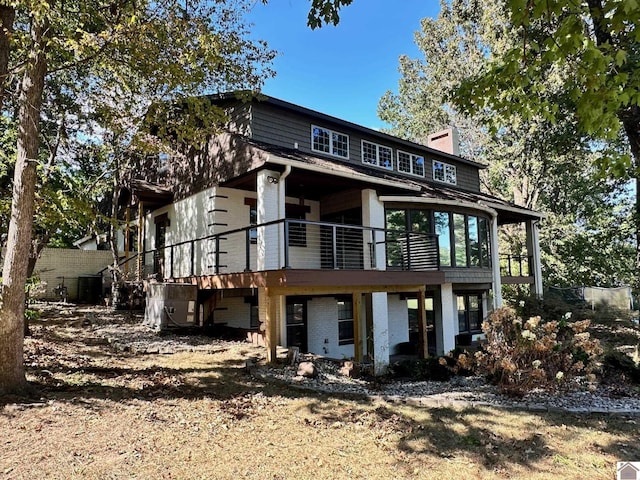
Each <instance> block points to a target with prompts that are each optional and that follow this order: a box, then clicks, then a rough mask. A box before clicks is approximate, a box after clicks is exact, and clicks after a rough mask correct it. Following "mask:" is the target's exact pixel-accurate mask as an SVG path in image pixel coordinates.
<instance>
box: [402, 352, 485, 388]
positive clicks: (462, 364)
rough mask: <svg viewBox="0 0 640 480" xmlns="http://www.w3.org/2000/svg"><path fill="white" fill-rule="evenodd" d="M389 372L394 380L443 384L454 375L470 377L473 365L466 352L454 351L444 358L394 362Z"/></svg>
mask: <svg viewBox="0 0 640 480" xmlns="http://www.w3.org/2000/svg"><path fill="white" fill-rule="evenodd" d="M391 372H392V376H394V377H396V378H411V379H412V380H416V381H425V380H426V381H428V380H433V381H437V382H445V381H447V380H450V379H451V378H452V377H454V376H456V375H460V376H468V375H472V374H473V365H472V362H471V359H470V357H469V354H468V353H467V352H465V351H462V350H459V349H456V350H454V351H452V352H449V353H448V354H447V355H444V356H439V357H428V358H424V359H419V360H414V359H407V360H402V361H399V362H396V363H394V364H393V365H392V366H391Z"/></svg>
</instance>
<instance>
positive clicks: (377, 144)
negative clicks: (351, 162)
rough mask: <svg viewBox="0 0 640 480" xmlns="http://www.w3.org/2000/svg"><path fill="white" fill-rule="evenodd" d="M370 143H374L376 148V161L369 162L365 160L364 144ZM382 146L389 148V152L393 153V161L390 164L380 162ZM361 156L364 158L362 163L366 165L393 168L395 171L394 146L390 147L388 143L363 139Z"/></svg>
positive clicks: (386, 168)
mask: <svg viewBox="0 0 640 480" xmlns="http://www.w3.org/2000/svg"><path fill="white" fill-rule="evenodd" d="M365 143H368V144H369V145H372V146H374V147H375V148H376V163H369V162H365V161H364V144H365ZM381 148H386V149H387V150H389V153H390V154H391V163H390V164H389V166H388V167H387V166H384V165H381V164H380V160H381V158H380V149H381ZM360 158H361V160H362V163H363V164H364V165H370V166H374V167H379V168H384V169H385V170H391V171H393V148H391V147H388V146H387V145H381V144H379V143H375V142H370V141H369V140H365V139H362V140H361V141H360Z"/></svg>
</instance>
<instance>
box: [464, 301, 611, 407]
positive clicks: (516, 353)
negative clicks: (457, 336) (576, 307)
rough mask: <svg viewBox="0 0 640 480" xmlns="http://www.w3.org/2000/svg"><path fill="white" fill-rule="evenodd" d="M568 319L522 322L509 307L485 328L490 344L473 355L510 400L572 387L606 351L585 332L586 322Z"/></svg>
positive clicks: (479, 366)
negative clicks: (538, 392)
mask: <svg viewBox="0 0 640 480" xmlns="http://www.w3.org/2000/svg"><path fill="white" fill-rule="evenodd" d="M570 318H571V315H570V314H565V315H564V316H563V317H562V318H561V319H560V320H559V321H544V320H542V318H541V317H539V316H536V317H531V318H529V319H528V320H526V321H523V320H522V318H521V317H519V316H518V315H517V314H516V312H515V311H514V310H513V309H511V308H500V309H498V310H496V311H494V312H493V313H492V314H491V315H490V316H489V318H488V320H487V321H485V322H484V324H483V330H484V333H485V335H486V344H485V346H484V348H483V350H481V351H479V352H477V353H476V355H475V360H476V362H477V366H478V369H479V371H480V372H481V373H483V374H485V375H486V376H487V377H488V378H489V380H490V381H492V382H493V383H495V384H497V385H498V386H499V387H500V390H501V391H502V392H503V393H505V394H507V395H512V396H523V395H525V394H526V393H527V392H529V391H531V390H533V389H542V390H547V391H556V390H559V389H570V388H572V387H574V386H575V385H576V382H575V381H574V379H575V378H576V377H578V376H584V375H590V374H592V373H593V371H594V368H595V360H596V358H597V357H598V356H599V355H601V354H602V349H601V347H600V342H599V341H598V340H596V339H593V338H591V336H590V334H589V332H587V331H586V330H587V328H588V326H589V321H588V320H583V321H577V322H570V321H569V320H570Z"/></svg>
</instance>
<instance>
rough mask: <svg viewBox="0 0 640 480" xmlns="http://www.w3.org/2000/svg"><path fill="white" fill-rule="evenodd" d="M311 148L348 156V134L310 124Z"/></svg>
mask: <svg viewBox="0 0 640 480" xmlns="http://www.w3.org/2000/svg"><path fill="white" fill-rule="evenodd" d="M311 150H313V151H314V152H322V153H328V154H329V155H333V156H335V157H341V158H349V136H348V135H345V134H344V133H339V132H334V131H333V130H329V129H328V128H323V127H317V126H315V125H312V126H311Z"/></svg>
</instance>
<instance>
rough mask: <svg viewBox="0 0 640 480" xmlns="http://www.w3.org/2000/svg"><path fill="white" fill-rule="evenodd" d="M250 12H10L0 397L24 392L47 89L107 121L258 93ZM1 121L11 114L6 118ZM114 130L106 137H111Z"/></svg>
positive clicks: (5, 51) (126, 8)
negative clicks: (211, 95) (10, 135)
mask: <svg viewBox="0 0 640 480" xmlns="http://www.w3.org/2000/svg"><path fill="white" fill-rule="evenodd" d="M242 8H243V5H242V3H240V2H233V1H232V0H229V1H228V2H215V3H209V2H206V1H204V0H202V1H194V2H189V3H186V4H185V5H184V6H183V5H181V4H179V3H178V2H174V1H172V0H161V1H154V2H150V1H149V2H144V1H143V2H130V1H128V0H120V1H115V2H104V1H100V0H95V1H68V2H58V1H52V2H45V1H43V0H42V1H38V0H34V1H17V0H14V1H11V2H9V3H6V2H5V4H3V9H2V11H0V13H1V14H2V17H1V19H2V22H3V29H2V30H0V31H1V32H2V33H1V34H0V35H1V36H0V68H4V69H5V70H0V87H2V92H3V96H2V98H3V99H4V97H5V92H6V89H5V87H6V85H8V84H11V82H12V78H17V77H18V76H21V77H22V80H21V81H20V82H19V85H17V90H18V92H19V94H18V96H17V100H16V104H17V112H18V114H17V125H18V134H17V143H16V145H17V147H16V163H15V171H14V180H13V195H12V197H13V198H12V205H11V220H10V225H9V230H8V236H7V248H6V255H5V262H4V269H3V284H2V291H1V293H0V307H1V309H0V393H6V392H20V391H23V390H24V389H25V388H26V381H25V376H24V365H23V354H22V348H23V347H22V344H23V338H22V331H23V328H22V327H23V321H24V285H25V281H26V274H27V268H28V257H29V246H30V244H31V238H32V225H33V213H34V202H35V198H36V194H37V191H36V185H37V174H36V171H37V164H38V158H39V154H40V136H39V133H40V125H41V122H40V120H41V114H42V112H41V106H42V104H43V100H44V99H45V98H48V95H49V93H50V92H51V88H50V86H51V84H50V83H47V80H49V79H53V78H54V77H55V78H56V79H57V80H58V81H62V82H63V83H62V85H63V86H64V87H63V88H62V90H63V91H66V92H67V93H68V94H69V95H70V96H71V97H73V98H76V99H77V101H78V104H80V105H82V108H83V109H84V110H85V111H88V112H90V113H91V114H92V115H95V116H94V118H100V119H101V120H105V119H110V120H114V119H115V118H116V112H120V113H121V112H123V111H126V112H129V113H131V114H132V116H133V115H134V114H137V116H138V118H141V117H142V113H141V112H144V111H145V110H146V109H147V108H148V106H149V104H150V99H153V100H155V101H169V100H175V99H176V98H180V97H181V96H191V95H194V94H199V93H202V92H207V91H209V92H212V91H216V90H218V89H224V90H228V89H230V88H231V89H233V88H256V87H258V86H259V85H260V82H261V80H262V78H264V76H266V75H269V74H270V70H269V68H268V63H269V62H270V60H271V59H272V58H273V53H272V52H270V51H269V50H268V49H267V48H266V45H265V44H264V43H262V42H253V41H251V40H249V39H248V38H247V31H246V28H245V27H244V24H243V22H242V15H241V12H242ZM7 18H9V19H15V20H14V21H13V24H11V23H10V22H8V23H6V24H5V23H4V22H5V21H6V20H5V19H7ZM8 33H11V34H10V35H8ZM5 58H8V59H9V64H8V65H7V67H4V66H3V65H4V63H3V62H4V60H3V59H5ZM12 59H13V60H14V63H13V64H11V60H12ZM63 75H64V76H66V78H62V76H63ZM3 108H4V107H3ZM217 114H218V115H220V114H221V112H220V111H218V112H217ZM2 115H8V116H11V113H10V112H7V111H6V110H2ZM109 127H110V125H109V124H106V126H104V124H103V126H102V127H101V128H102V129H103V130H102V131H103V132H104V131H105V130H107V129H108V128H109Z"/></svg>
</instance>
